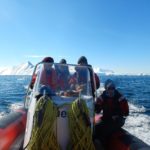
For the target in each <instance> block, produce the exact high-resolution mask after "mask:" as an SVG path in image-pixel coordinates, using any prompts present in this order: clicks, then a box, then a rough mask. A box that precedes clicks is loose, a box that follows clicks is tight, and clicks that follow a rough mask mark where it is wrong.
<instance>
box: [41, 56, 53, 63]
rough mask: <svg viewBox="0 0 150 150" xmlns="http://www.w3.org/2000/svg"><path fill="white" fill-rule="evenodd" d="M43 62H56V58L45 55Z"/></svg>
mask: <svg viewBox="0 0 150 150" xmlns="http://www.w3.org/2000/svg"><path fill="white" fill-rule="evenodd" d="M42 62H43V63H54V59H53V58H52V57H45V58H44V59H43V60H42Z"/></svg>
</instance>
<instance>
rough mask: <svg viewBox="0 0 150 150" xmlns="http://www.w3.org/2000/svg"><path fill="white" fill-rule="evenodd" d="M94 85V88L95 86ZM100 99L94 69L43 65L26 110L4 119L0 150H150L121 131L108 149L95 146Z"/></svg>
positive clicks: (31, 87)
mask: <svg viewBox="0 0 150 150" xmlns="http://www.w3.org/2000/svg"><path fill="white" fill-rule="evenodd" d="M91 80H93V85H91ZM96 98H97V94H96V84H95V81H94V74H93V72H92V68H89V67H85V66H77V65H70V64H68V65H62V64H51V63H39V64H38V65H37V66H36V67H35V70H34V73H33V76H32V80H31V83H30V85H29V88H28V91H27V96H26V99H25V102H24V108H21V109H19V110H15V111H14V112H13V113H10V114H9V115H7V116H5V117H3V118H2V119H1V120H0V150H19V149H28V150H34V149H36V150H37V149H39V150H46V149H52V150H53V149H54V150H55V149H56V150H57V149H58V150H68V149H71V150H72V149H79V150H84V149H85V150H94V149H98V150H101V149H106V150H150V146H149V145H147V144H146V143H144V142H143V141H142V140H140V139H138V138H137V137H135V136H133V135H131V134H130V133H128V132H127V131H125V130H123V129H121V130H119V131H117V132H116V133H114V134H113V135H112V137H111V138H110V139H109V140H108V141H106V142H107V146H106V147H105V148H104V147H103V145H101V143H100V141H98V142H99V143H98V144H97V143H95V141H93V138H92V137H93V133H94V124H95V123H96V122H98V121H99V119H100V115H99V114H95V113H94V102H95V100H96Z"/></svg>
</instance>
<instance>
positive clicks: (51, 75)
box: [40, 57, 57, 91]
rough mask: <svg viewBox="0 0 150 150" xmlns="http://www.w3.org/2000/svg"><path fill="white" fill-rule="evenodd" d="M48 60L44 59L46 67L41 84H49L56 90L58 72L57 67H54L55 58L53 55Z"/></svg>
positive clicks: (42, 73)
mask: <svg viewBox="0 0 150 150" xmlns="http://www.w3.org/2000/svg"><path fill="white" fill-rule="evenodd" d="M46 60H48V61H42V62H44V67H43V70H42V72H41V79H40V84H42V85H46V86H49V87H50V88H52V89H53V90H54V91H55V90H56V88H57V74H56V71H55V69H54V68H52V65H53V63H54V60H53V58H51V57H48V59H46Z"/></svg>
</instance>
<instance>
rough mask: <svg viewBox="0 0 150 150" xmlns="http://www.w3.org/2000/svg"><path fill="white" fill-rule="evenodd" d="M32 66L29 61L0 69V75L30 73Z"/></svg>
mask: <svg viewBox="0 0 150 150" xmlns="http://www.w3.org/2000/svg"><path fill="white" fill-rule="evenodd" d="M33 69H34V66H33V64H32V63H31V62H27V63H22V64H20V65H18V66H14V67H9V68H2V69H0V75H32V73H33Z"/></svg>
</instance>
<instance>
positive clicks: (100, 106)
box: [96, 90, 129, 120]
mask: <svg viewBox="0 0 150 150" xmlns="http://www.w3.org/2000/svg"><path fill="white" fill-rule="evenodd" d="M96 109H97V110H98V111H101V110H103V120H109V119H112V116H115V115H117V116H120V117H121V116H122V117H123V116H127V115H128V114H129V106H128V103H127V100H126V99H125V98H124V97H123V96H122V95H121V94H120V93H119V92H118V91H117V90H115V94H114V97H108V96H107V94H106V91H104V92H103V94H102V95H101V97H100V98H99V99H98V100H97V103H96ZM97 110H96V111H97Z"/></svg>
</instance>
